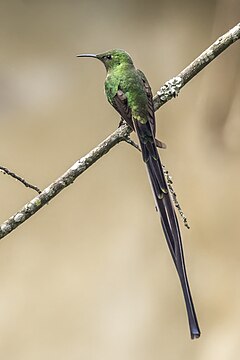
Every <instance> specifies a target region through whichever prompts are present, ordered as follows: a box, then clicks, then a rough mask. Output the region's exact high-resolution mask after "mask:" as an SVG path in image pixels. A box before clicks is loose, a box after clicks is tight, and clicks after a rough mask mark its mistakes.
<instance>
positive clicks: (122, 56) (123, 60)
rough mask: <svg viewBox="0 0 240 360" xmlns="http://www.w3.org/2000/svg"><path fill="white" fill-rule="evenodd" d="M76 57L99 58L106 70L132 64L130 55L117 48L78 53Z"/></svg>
mask: <svg viewBox="0 0 240 360" xmlns="http://www.w3.org/2000/svg"><path fill="white" fill-rule="evenodd" d="M77 57H92V58H95V59H98V60H100V61H101V62H102V63H103V64H104V66H105V68H106V70H107V71H109V70H113V69H115V68H116V67H118V66H119V65H123V64H124V65H130V66H133V62H132V59H131V57H130V55H129V54H128V53H127V52H126V51H124V50H119V49H114V50H109V51H106V52H104V53H101V54H80V55H77Z"/></svg>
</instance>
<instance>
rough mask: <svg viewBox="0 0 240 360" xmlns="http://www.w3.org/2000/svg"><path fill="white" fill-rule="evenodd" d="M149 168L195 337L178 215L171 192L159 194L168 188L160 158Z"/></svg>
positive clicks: (151, 162) (196, 329) (195, 321)
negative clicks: (160, 181) (161, 181)
mask: <svg viewBox="0 0 240 360" xmlns="http://www.w3.org/2000/svg"><path fill="white" fill-rule="evenodd" d="M146 165H147V170H148V173H149V178H150V182H151V185H152V189H153V193H154V197H155V201H156V205H157V207H158V210H159V212H160V214H161V222H162V226H163V230H164V234H165V237H166V240H167V244H168V247H169V250H170V252H171V255H172V258H173V261H174V264H175V266H176V270H177V272H178V275H179V279H180V283H181V286H182V291H183V295H184V299H185V303H186V309H187V315H188V321H189V327H190V333H191V338H192V339H195V338H198V337H199V336H200V329H199V326H198V321H197V316H196V313H195V309H194V305H193V301H192V296H191V291H190V287H189V283H188V279H187V273H186V267H185V262H184V255H183V247H182V241H181V234H180V230H179V226H178V221H177V217H176V214H175V210H174V208H173V205H172V202H171V198H170V195H169V193H165V192H164V193H162V196H160V194H159V190H160V189H161V188H166V187H167V185H166V182H165V179H164V180H163V184H161V183H160V184H159V182H157V179H161V180H162V179H163V177H164V174H163V171H162V167H161V164H160V159H157V160H155V159H153V158H149V161H147V162H146Z"/></svg>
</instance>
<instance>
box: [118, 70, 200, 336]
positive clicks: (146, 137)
mask: <svg viewBox="0 0 240 360" xmlns="http://www.w3.org/2000/svg"><path fill="white" fill-rule="evenodd" d="M138 73H139V75H140V76H141V79H142V81H143V84H144V87H145V90H146V93H147V97H148V105H147V106H148V119H147V120H148V121H147V122H146V123H144V124H143V123H141V122H140V121H139V120H137V119H134V118H133V116H132V112H131V109H130V107H129V105H128V100H127V96H126V94H124V92H123V90H122V89H121V88H120V87H119V89H118V91H117V93H116V95H115V97H114V99H113V101H112V104H113V106H114V108H115V109H116V110H117V111H118V112H119V114H120V115H121V116H122V118H123V119H124V120H125V121H126V122H127V123H128V124H129V125H130V126H131V128H132V129H134V130H135V131H136V133H137V135H138V138H139V142H140V146H141V150H142V157H143V160H144V162H145V164H146V167H147V171H148V175H149V180H150V183H151V186H152V190H153V194H154V198H155V202H156V206H157V209H158V210H159V212H160V215H161V222H162V226H163V230H164V234H165V237H166V240H167V244H168V247H169V250H170V253H171V255H172V258H173V261H174V264H175V266H176V270H177V272H178V275H179V279H180V282H181V285H182V289H183V294H184V298H185V302H186V308H187V314H188V320H189V325H190V331H191V337H192V338H195V337H199V336H200V330H199V327H198V322H197V317H196V314H195V310H194V305H193V301H192V297H191V292H190V288H189V284H188V280H187V274H186V269H185V263H184V255H183V248H182V241H181V235H180V230H179V226H178V221H177V217H176V213H175V210H174V208H173V205H172V201H171V198H170V194H169V191H168V187H167V184H166V180H165V177H164V173H163V169H162V165H161V161H160V157H159V154H158V151H157V148H156V146H157V144H156V140H155V130H156V128H155V116H154V106H153V100H152V92H151V88H150V86H149V84H148V82H147V80H146V78H145V76H144V75H143V73H142V72H140V71H139V70H138Z"/></svg>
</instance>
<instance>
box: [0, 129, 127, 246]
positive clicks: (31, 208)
mask: <svg viewBox="0 0 240 360" xmlns="http://www.w3.org/2000/svg"><path fill="white" fill-rule="evenodd" d="M130 132H131V130H130V129H129V127H128V126H127V125H125V124H124V125H122V126H121V127H120V128H118V129H117V130H116V131H114V133H112V134H111V135H110V136H108V137H107V138H106V139H105V140H104V141H103V142H101V143H100V144H99V145H98V146H96V147H95V148H94V149H93V150H91V151H90V152H89V153H88V154H87V155H85V156H84V157H82V158H81V159H79V160H78V161H77V162H75V164H73V165H72V166H71V167H70V168H69V169H68V170H67V171H66V172H65V173H64V174H63V175H62V176H60V177H59V178H58V179H57V180H55V181H54V182H53V183H52V184H51V185H49V186H48V187H47V188H46V189H44V190H43V191H42V192H41V194H39V195H38V196H36V197H35V198H34V199H32V200H31V201H29V202H28V203H27V204H26V205H25V206H24V207H23V208H22V209H21V210H19V211H18V212H17V213H15V214H14V215H13V216H11V217H10V218H9V219H8V220H6V221H5V222H4V223H3V224H2V225H1V226H0V239H2V238H3V237H5V236H6V235H7V234H9V233H10V232H11V231H13V230H14V229H15V228H16V227H18V226H19V225H21V224H22V223H23V222H24V221H26V220H27V219H28V218H30V217H31V216H32V215H34V214H35V213H36V212H37V211H38V210H39V209H41V208H42V207H43V206H44V205H46V204H47V203H49V201H50V200H52V199H53V198H54V197H55V196H56V195H57V194H58V193H59V192H60V191H62V190H63V189H65V188H66V187H67V186H69V185H70V184H72V183H73V182H74V180H76V178H77V177H78V176H79V175H81V174H82V173H83V172H84V171H86V170H87V169H88V168H89V167H90V166H91V165H93V164H94V163H95V162H96V161H97V160H98V159H100V158H101V157H102V156H103V155H105V154H106V153H107V152H108V151H109V150H110V149H111V148H112V147H114V146H115V145H117V144H118V143H119V142H121V141H124V140H125V138H128V136H129V134H130Z"/></svg>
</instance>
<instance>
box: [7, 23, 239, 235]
mask: <svg viewBox="0 0 240 360" xmlns="http://www.w3.org/2000/svg"><path fill="white" fill-rule="evenodd" d="M239 38H240V23H239V24H237V25H236V26H235V27H233V28H232V29H231V30H229V31H228V32H227V33H225V34H224V35H222V36H221V37H220V38H218V39H217V40H216V41H215V42H214V43H213V44H212V45H211V46H210V47H209V48H208V49H207V50H205V51H204V52H203V53H202V54H201V55H200V56H198V57H197V58H196V59H195V60H194V61H193V62H192V63H191V64H190V65H188V66H187V67H186V68H185V69H184V70H183V71H181V72H180V73H179V74H178V75H177V76H176V77H174V78H172V79H171V80H169V81H167V82H166V83H165V84H164V85H163V86H162V87H161V89H160V90H159V91H158V92H157V94H156V95H155V96H154V98H153V101H154V108H155V111H156V110H158V109H159V108H160V107H161V106H162V105H164V104H165V103H166V102H167V101H169V100H170V99H172V98H173V97H175V96H177V95H178V93H179V91H180V89H181V88H182V87H183V86H184V85H186V84H187V83H188V82H189V81H190V80H191V79H192V78H193V77H194V76H196V75H197V74H198V73H199V72H200V71H201V70H202V69H203V68H204V67H205V66H207V65H208V64H209V63H210V62H211V61H213V60H214V59H215V58H216V57H217V56H218V55H220V54H221V53H222V52H223V51H224V50H226V49H227V48H228V47H229V46H230V45H231V44H233V43H234V42H235V41H237V40H239ZM130 133H131V129H130V128H129V127H128V126H127V125H125V124H124V125H121V126H120V127H119V128H118V129H117V130H116V131H114V132H113V133H112V134H111V135H110V136H108V137H107V138H106V139H105V140H104V141H103V142H102V143H100V144H99V145H98V146H97V147H95V148H94V149H93V150H91V151H90V152H89V153H88V154H87V155H85V156H84V157H82V158H81V159H79V160H78V161H77V162H76V163H75V164H74V165H72V166H71V167H70V169H68V170H67V171H66V172H65V173H64V174H63V175H62V176H60V177H59V178H58V179H57V180H56V181H54V182H53V183H52V184H50V185H49V186H48V187H47V188H46V189H45V190H43V191H42V193H41V194H40V195H38V196H36V197H35V198H34V199H32V200H31V201H30V202H28V203H27V204H26V205H25V206H24V207H23V208H22V209H21V210H20V211H18V212H17V213H15V214H14V215H13V216H11V217H10V218H9V219H8V220H6V221H5V222H4V223H3V224H2V225H1V226H0V239H2V238H3V237H5V236H6V235H8V234H9V233H10V232H11V231H13V230H14V229H15V228H16V227H18V226H19V225H20V224H22V223H23V222H25V221H26V220H27V219H28V218H30V217H31V216H32V215H34V214H35V213H36V212H37V211H38V210H40V209H41V208H42V207H43V206H44V205H46V204H47V203H49V201H50V200H52V199H53V198H54V197H55V196H56V195H57V194H58V193H60V191H62V190H63V189H65V188H66V187H67V186H69V185H70V184H72V183H73V182H74V181H75V179H76V178H77V177H78V176H79V175H81V174H82V173H83V172H84V171H86V170H87V169H88V168H89V167H90V166H91V165H93V164H94V163H95V162H96V161H97V160H98V159H100V158H101V157H102V156H103V155H105V154H106V153H108V151H109V150H111V148H113V147H114V146H115V145H117V144H118V143H119V142H121V141H126V142H128V143H129V135H130Z"/></svg>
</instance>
